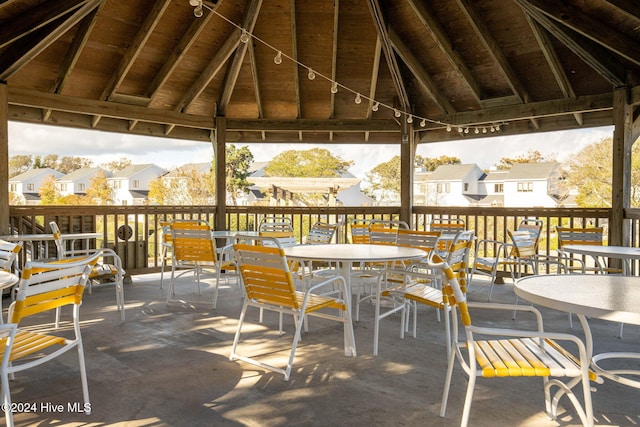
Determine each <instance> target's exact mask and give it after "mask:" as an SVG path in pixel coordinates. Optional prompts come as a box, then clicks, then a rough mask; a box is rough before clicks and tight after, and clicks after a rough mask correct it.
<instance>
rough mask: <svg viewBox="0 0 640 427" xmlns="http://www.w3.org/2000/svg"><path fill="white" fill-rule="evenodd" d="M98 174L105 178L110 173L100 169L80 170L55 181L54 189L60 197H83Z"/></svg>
mask: <svg viewBox="0 0 640 427" xmlns="http://www.w3.org/2000/svg"><path fill="white" fill-rule="evenodd" d="M99 174H104V175H105V177H107V178H108V177H109V176H111V173H110V172H108V171H106V170H104V169H102V168H82V169H77V170H75V171H73V172H71V173H68V174H66V175H64V176H62V177H60V178H58V179H57V180H56V188H57V189H58V192H59V193H60V195H61V196H71V195H74V194H75V195H78V196H84V195H86V194H87V190H88V189H89V188H91V181H92V180H93V179H94V178H95V177H96V176H98V175H99Z"/></svg>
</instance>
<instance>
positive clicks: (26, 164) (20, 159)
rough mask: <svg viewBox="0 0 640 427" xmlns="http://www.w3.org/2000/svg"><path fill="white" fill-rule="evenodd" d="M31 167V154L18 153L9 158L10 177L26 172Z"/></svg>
mask: <svg viewBox="0 0 640 427" xmlns="http://www.w3.org/2000/svg"><path fill="white" fill-rule="evenodd" d="M29 168H31V156H28V155H26V154H18V155H16V156H11V158H10V159H9V178H13V177H14V176H16V175H20V174H21V173H25V172H26V171H28V170H29Z"/></svg>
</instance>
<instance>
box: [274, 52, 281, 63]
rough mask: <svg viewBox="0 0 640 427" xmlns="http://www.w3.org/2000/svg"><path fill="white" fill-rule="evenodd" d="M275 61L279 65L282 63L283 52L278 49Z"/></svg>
mask: <svg viewBox="0 0 640 427" xmlns="http://www.w3.org/2000/svg"><path fill="white" fill-rule="evenodd" d="M273 62H275V63H276V64H278V65H280V64H282V52H280V51H278V53H277V54H276V56H275V57H274V58H273Z"/></svg>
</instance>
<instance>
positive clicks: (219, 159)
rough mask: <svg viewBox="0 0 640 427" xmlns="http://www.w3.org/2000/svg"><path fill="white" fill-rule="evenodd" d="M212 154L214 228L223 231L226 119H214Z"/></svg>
mask: <svg viewBox="0 0 640 427" xmlns="http://www.w3.org/2000/svg"><path fill="white" fill-rule="evenodd" d="M212 136H213V141H211V143H212V145H213V152H214V155H215V159H216V218H215V222H214V228H215V229H216V230H225V229H226V228H227V224H226V222H227V215H226V205H227V170H226V165H227V145H226V142H227V119H226V118H225V117H216V128H215V129H214V131H213V132H212Z"/></svg>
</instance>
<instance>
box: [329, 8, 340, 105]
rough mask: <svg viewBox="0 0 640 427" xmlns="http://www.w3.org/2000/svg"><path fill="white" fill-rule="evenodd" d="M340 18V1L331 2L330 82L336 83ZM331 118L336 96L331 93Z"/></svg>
mask: <svg viewBox="0 0 640 427" xmlns="http://www.w3.org/2000/svg"><path fill="white" fill-rule="evenodd" d="M339 16H340V0H335V1H334V2H333V41H332V43H333V45H332V47H331V81H334V82H335V81H337V76H336V69H337V67H338V65H337V64H338V22H339V21H338V18H339ZM330 103H331V105H330V107H329V108H330V111H331V118H334V117H335V114H336V94H335V93H333V92H331V100H330Z"/></svg>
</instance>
